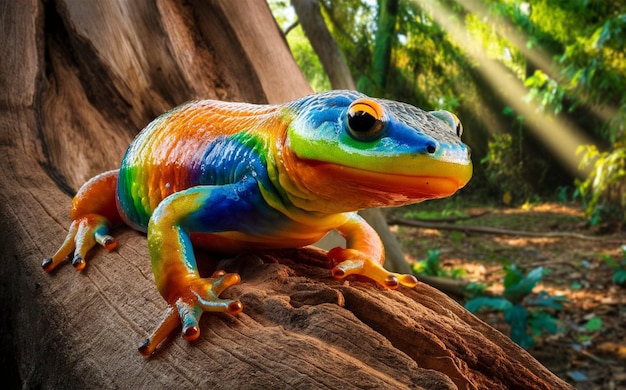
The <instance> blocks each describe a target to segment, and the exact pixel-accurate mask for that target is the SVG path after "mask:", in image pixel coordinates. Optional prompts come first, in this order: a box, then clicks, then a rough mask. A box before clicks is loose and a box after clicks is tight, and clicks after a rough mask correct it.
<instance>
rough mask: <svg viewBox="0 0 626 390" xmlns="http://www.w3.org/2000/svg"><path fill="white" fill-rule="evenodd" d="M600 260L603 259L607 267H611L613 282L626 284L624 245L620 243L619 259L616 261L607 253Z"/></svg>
mask: <svg viewBox="0 0 626 390" xmlns="http://www.w3.org/2000/svg"><path fill="white" fill-rule="evenodd" d="M602 260H604V261H605V262H606V263H607V264H608V265H609V267H611V268H613V283H615V284H618V285H620V286H626V245H622V260H621V261H617V260H615V259H614V258H612V257H611V256H609V255H603V256H602Z"/></svg>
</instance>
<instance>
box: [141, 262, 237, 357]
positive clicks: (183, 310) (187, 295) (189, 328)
mask: <svg viewBox="0 0 626 390" xmlns="http://www.w3.org/2000/svg"><path fill="white" fill-rule="evenodd" d="M240 281H241V277H240V276H239V275H238V274H232V273H231V274H227V273H226V272H225V271H222V270H220V271H216V272H215V273H214V274H213V275H212V276H211V277H210V278H196V279H195V280H193V281H191V282H190V283H189V285H188V286H187V287H186V288H183V290H184V292H182V293H179V294H176V295H177V297H175V298H174V299H172V300H173V302H171V303H170V305H169V307H168V309H167V311H166V316H165V319H164V320H163V321H162V322H161V324H160V325H159V326H158V327H157V329H156V330H155V331H154V332H152V334H151V335H150V336H149V337H148V338H147V339H145V340H144V341H143V342H142V343H141V344H139V348H138V349H139V352H140V353H141V354H142V355H144V356H146V357H149V356H151V355H152V354H153V353H154V351H155V350H156V348H157V347H158V345H159V344H160V343H161V342H162V341H163V340H164V339H165V338H166V337H167V336H168V335H169V334H170V333H171V332H172V331H173V330H174V329H176V328H177V327H178V326H179V325H181V324H182V335H183V338H184V339H185V340H187V341H194V340H196V339H197V338H198V337H199V336H200V327H199V325H198V323H199V321H200V317H201V316H202V313H204V312H205V311H210V312H225V313H230V314H233V315H234V314H239V313H241V311H242V310H243V306H242V305H241V302H239V301H235V300H232V299H221V298H219V295H220V294H221V293H222V292H223V291H224V290H225V289H227V288H228V287H230V286H232V285H235V284H237V283H239V282H240Z"/></svg>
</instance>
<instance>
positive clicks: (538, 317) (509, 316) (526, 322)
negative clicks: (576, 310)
mask: <svg viewBox="0 0 626 390" xmlns="http://www.w3.org/2000/svg"><path fill="white" fill-rule="evenodd" d="M504 271H505V277H504V293H503V294H502V295H501V296H495V297H486V296H479V297H476V298H474V299H471V300H469V301H467V302H466V303H465V308H466V309H467V310H469V311H470V312H472V313H476V312H478V311H479V310H480V309H483V308H487V309H492V310H496V311H501V312H503V313H504V320H505V321H506V322H507V323H508V324H509V326H510V327H511V339H512V340H513V341H515V342H516V343H517V344H519V345H520V346H521V347H522V348H530V347H532V346H533V345H534V343H535V340H534V337H533V336H535V337H536V336H539V335H541V334H542V333H543V332H548V333H551V334H554V333H556V332H558V331H559V329H560V327H561V326H560V322H559V320H558V319H557V318H555V317H554V316H553V315H552V313H551V312H549V311H548V309H550V310H560V309H562V308H563V302H565V301H566V299H565V298H564V297H562V296H552V295H550V294H548V293H547V292H545V291H542V292H540V293H538V294H537V295H536V296H531V293H532V290H533V288H535V286H536V285H537V283H539V282H540V281H541V280H542V278H543V273H544V270H543V268H542V267H537V268H535V269H533V270H531V271H530V272H528V273H527V274H524V272H523V271H522V270H520V269H519V268H518V267H517V265H515V264H512V265H505V267H504ZM529 331H530V334H529Z"/></svg>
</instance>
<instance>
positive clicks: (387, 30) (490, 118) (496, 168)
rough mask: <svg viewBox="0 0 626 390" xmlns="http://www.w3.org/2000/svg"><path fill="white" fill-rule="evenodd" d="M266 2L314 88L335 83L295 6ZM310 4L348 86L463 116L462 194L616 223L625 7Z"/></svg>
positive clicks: (351, 0)
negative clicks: (559, 203)
mask: <svg viewBox="0 0 626 390" xmlns="http://www.w3.org/2000/svg"><path fill="white" fill-rule="evenodd" d="M300 2H302V1H300ZM306 2H307V1H304V3H306ZM269 3H270V6H271V7H272V9H273V12H274V14H275V17H276V18H277V20H278V22H279V24H280V26H281V28H282V29H283V31H284V33H285V36H286V38H287V41H288V43H289V45H290V47H291V49H292V52H293V54H294V56H295V58H296V61H297V62H298V64H299V66H300V68H301V69H302V71H303V72H304V73H305V75H306V77H307V79H308V80H309V82H310V83H311V85H312V86H313V88H314V89H315V90H317V91H322V90H328V89H330V88H331V82H330V81H329V78H328V76H327V74H328V73H329V72H332V69H324V68H323V66H322V64H321V63H320V61H319V60H318V57H317V55H316V53H315V51H314V50H313V49H312V46H311V43H310V41H309V39H308V38H307V36H306V35H305V33H304V31H303V30H302V27H301V24H300V23H298V15H296V13H295V12H294V10H293V8H291V4H290V3H289V2H288V1H270V2H269ZM296 3H298V1H296ZM309 3H311V2H310V1H309ZM317 3H318V4H319V7H318V9H319V10H320V11H321V15H322V16H323V18H324V21H325V24H326V26H327V28H328V30H329V31H330V33H331V34H332V37H333V38H334V41H335V42H336V43H337V44H338V45H339V47H340V49H341V55H342V56H343V59H344V60H345V62H346V63H347V64H348V66H349V69H350V72H351V75H352V77H353V79H354V80H356V86H357V89H359V90H361V91H363V92H365V93H368V94H371V95H374V96H378V97H385V98H389V99H395V100H402V101H406V102H409V103H411V104H414V105H416V106H418V107H421V108H424V109H427V110H428V109H446V110H449V111H451V112H455V113H457V114H458V116H459V117H460V118H461V120H462V122H463V125H464V127H465V129H466V132H465V134H464V140H465V142H466V143H468V144H469V145H470V146H471V148H472V152H473V160H474V163H475V175H474V178H473V179H472V182H471V184H470V185H469V187H468V189H467V190H466V191H465V192H466V193H471V194H473V195H477V196H482V197H484V198H486V199H497V200H501V201H503V202H504V203H505V204H520V203H523V202H526V201H537V200H538V199H545V198H546V197H554V196H560V197H561V198H562V199H564V198H569V199H571V197H575V198H578V200H579V201H581V202H582V203H583V206H584V207H585V209H586V211H587V213H588V216H589V218H592V219H593V221H594V222H599V221H600V220H601V218H605V219H606V218H608V219H612V220H614V219H617V220H618V221H620V222H623V221H624V220H625V218H626V213H625V212H626V194H625V193H626V192H625V191H622V188H623V187H624V176H625V169H624V168H625V164H624V161H625V159H626V149H625V148H626V144H625V133H624V122H625V118H626V77H625V75H626V57H625V51H624V44H625V41H626V2H624V1H610V2H606V1H589V0H571V1H560V2H554V1H547V0H541V1H520V0H503V1H480V0H468V1H462V2H461V1H458V2H455V1H434V2H430V1H429V2H426V1H421V0H411V1H408V0H379V1H378V3H377V2H375V1H364V0H340V1H327V0H320V1H319V2H317ZM381 9H382V10H384V11H385V12H379V10H381ZM313 15H314V12H308V13H306V14H305V16H304V17H307V18H309V17H313ZM299 16H300V18H301V19H302V17H303V16H302V15H299ZM309 38H310V37H309ZM315 39H320V38H319V37H318V38H316V37H313V40H315ZM331 77H332V75H331Z"/></svg>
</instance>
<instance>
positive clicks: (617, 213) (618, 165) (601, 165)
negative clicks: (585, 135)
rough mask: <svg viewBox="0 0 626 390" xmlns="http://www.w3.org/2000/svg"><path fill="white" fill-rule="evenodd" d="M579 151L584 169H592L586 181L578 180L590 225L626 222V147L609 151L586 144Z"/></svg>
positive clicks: (619, 146)
mask: <svg viewBox="0 0 626 390" xmlns="http://www.w3.org/2000/svg"><path fill="white" fill-rule="evenodd" d="M578 152H579V153H581V154H582V160H581V163H580V165H581V168H584V167H588V166H592V169H591V171H590V173H589V176H588V177H587V179H586V180H584V181H577V186H578V191H579V193H580V195H581V197H582V200H583V202H584V204H585V212H586V213H587V216H588V217H589V219H590V221H591V223H592V224H594V225H595V224H597V223H598V222H600V221H619V222H626V145H621V144H616V147H615V148H614V149H613V150H612V151H610V152H600V151H598V149H597V148H596V147H595V146H593V145H583V146H580V147H579V149H578Z"/></svg>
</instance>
